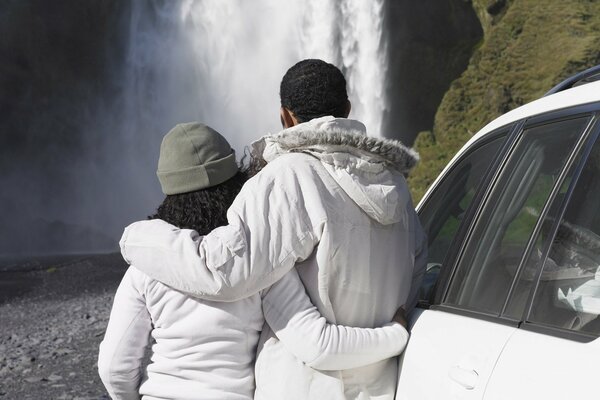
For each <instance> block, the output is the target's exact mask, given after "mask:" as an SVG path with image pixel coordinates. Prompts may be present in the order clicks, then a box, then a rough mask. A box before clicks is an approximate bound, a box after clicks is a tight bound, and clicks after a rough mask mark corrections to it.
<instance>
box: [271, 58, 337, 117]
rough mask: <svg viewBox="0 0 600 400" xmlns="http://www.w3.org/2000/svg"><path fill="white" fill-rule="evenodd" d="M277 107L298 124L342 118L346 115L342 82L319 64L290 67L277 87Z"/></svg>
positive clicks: (333, 71)
mask: <svg viewBox="0 0 600 400" xmlns="http://www.w3.org/2000/svg"><path fill="white" fill-rule="evenodd" d="M279 97H280V98H281V106H282V107H285V108H287V109H288V110H290V111H291V112H292V113H294V116H295V117H296V119H297V120H298V122H306V121H310V120H311V119H313V118H318V117H324V116H326V115H333V116H334V117H341V118H344V117H346V116H347V112H348V93H347V92H346V79H345V78H344V75H343V74H342V72H341V71H340V70H339V69H338V68H337V67H336V66H334V65H332V64H329V63H326V62H325V61H323V60H318V59H307V60H302V61H300V62H299V63H297V64H295V65H294V66H292V67H291V68H290V69H288V71H287V72H286V73H285V75H284V76H283V79H282V80H281V85H280V87H279Z"/></svg>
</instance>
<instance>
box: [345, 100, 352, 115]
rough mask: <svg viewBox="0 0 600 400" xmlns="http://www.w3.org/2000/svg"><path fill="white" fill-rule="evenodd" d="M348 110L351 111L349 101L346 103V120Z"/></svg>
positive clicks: (348, 113)
mask: <svg viewBox="0 0 600 400" xmlns="http://www.w3.org/2000/svg"><path fill="white" fill-rule="evenodd" d="M350 110H352V103H350V100H347V101H346V118H348V115H350Z"/></svg>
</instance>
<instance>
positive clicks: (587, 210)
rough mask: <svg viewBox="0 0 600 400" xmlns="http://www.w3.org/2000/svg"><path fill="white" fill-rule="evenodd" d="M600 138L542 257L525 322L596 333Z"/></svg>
mask: <svg viewBox="0 0 600 400" xmlns="http://www.w3.org/2000/svg"><path fill="white" fill-rule="evenodd" d="M599 204H600V141H597V142H596V144H595V145H594V147H593V149H592V152H591V154H590V156H589V157H588V159H587V160H586V163H585V165H584V168H583V170H582V172H581V175H580V176H579V178H578V180H577V182H576V186H575V188H574V191H573V193H572V195H571V197H570V199H569V204H568V206H567V208H566V211H565V213H564V215H563V217H562V218H561V220H560V223H559V225H558V231H557V233H556V235H555V236H554V238H553V240H552V245H551V247H550V251H549V253H548V257H547V258H546V259H545V261H544V266H543V270H542V274H541V277H540V279H539V283H538V287H537V290H536V293H535V297H534V301H533V304H532V308H531V312H530V315H529V318H528V321H532V322H537V323H541V324H544V325H550V326H553V327H558V328H563V329H569V330H574V331H580V332H585V333H591V334H594V335H600V317H599V315H600V213H599V212H598V206H599Z"/></svg>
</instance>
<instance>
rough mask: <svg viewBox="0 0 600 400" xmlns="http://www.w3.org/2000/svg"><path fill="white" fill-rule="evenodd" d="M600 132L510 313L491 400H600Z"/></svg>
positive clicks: (577, 162) (522, 274)
mask: <svg viewBox="0 0 600 400" xmlns="http://www.w3.org/2000/svg"><path fill="white" fill-rule="evenodd" d="M599 129H600V127H596V128H594V129H591V130H590V131H591V133H590V135H589V139H586V141H585V142H582V143H585V145H582V146H581V150H580V152H579V153H578V155H577V157H575V158H574V161H573V163H572V165H571V167H570V168H569V169H568V171H567V172H566V173H565V174H563V175H564V176H563V177H561V178H560V179H558V182H557V183H556V184H555V189H556V190H555V193H556V194H555V196H554V198H553V199H552V201H551V203H550V204H551V205H550V206H549V207H548V209H547V210H546V212H545V216H543V218H542V219H541V220H540V222H539V223H538V224H539V228H538V230H539V231H540V235H539V239H537V240H533V241H532V245H531V250H530V251H529V254H528V257H527V258H526V260H525V261H524V263H523V265H522V266H520V270H519V272H518V275H519V279H518V280H517V281H516V282H515V285H514V288H513V289H512V293H511V296H510V299H509V301H508V302H507V306H506V309H505V310H504V314H506V315H508V316H509V317H513V318H514V317H518V318H520V319H521V320H522V321H523V322H522V323H521V326H520V328H519V329H518V330H517V331H516V332H515V333H514V334H513V335H512V336H511V337H510V339H509V340H508V342H507V344H506V346H505V349H504V350H503V352H502V354H501V356H500V358H499V360H498V363H497V366H496V367H495V369H494V372H493V374H492V377H491V379H490V381H489V384H488V387H487V389H486V392H485V395H484V399H486V400H488V399H489V400H509V399H510V400H514V399H525V398H527V399H531V398H536V399H538V398H539V399H549V400H553V399H556V400H559V399H566V398H570V399H592V398H598V397H600V389H599V388H598V385H597V379H598V372H599V371H600V368H599V367H598V362H599V360H600V339H599V338H598V337H599V336H600V213H599V212H598V211H599V208H598V207H599V204H600V140H598V139H597V136H598V132H597V131H598V130H599Z"/></svg>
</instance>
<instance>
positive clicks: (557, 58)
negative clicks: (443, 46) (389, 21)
mask: <svg viewBox="0 0 600 400" xmlns="http://www.w3.org/2000/svg"><path fill="white" fill-rule="evenodd" d="M488 3H490V1H489V0H473V5H474V7H475V9H476V10H477V12H478V14H479V16H480V20H481V21H482V26H483V28H484V39H483V40H482V41H481V43H479V44H478V45H477V48H476V49H475V51H474V53H473V56H472V58H471V60H470V62H469V66H468V67H467V69H466V70H465V72H464V73H463V74H462V76H461V77H460V78H458V79H457V80H455V81H454V82H453V83H452V85H451V87H450V89H449V90H448V92H447V93H446V95H445V96H444V98H443V100H442V103H441V104H440V107H439V109H438V111H437V113H436V116H435V120H434V126H433V131H427V132H421V133H420V134H419V136H418V137H417V140H416V142H415V147H416V148H417V150H418V151H419V153H420V155H421V161H420V163H419V164H418V166H417V167H416V168H415V170H414V172H413V173H412V176H411V177H410V187H411V190H412V192H413V197H414V199H415V203H416V202H418V201H419V199H421V197H422V196H423V194H424V193H425V191H426V189H427V188H428V187H429V185H430V184H431V183H432V182H433V180H434V179H435V178H436V176H437V175H438V174H439V173H440V172H441V170H442V169H443V167H444V166H445V165H446V164H447V163H448V161H449V160H450V159H451V158H452V157H453V156H454V154H455V153H456V151H458V150H459V149H460V147H462V145H463V144H464V143H465V142H466V141H467V140H468V139H469V138H470V137H471V136H472V135H473V134H474V133H476V132H477V131H478V130H479V129H481V128H482V127H483V126H485V125H486V124H487V123H488V122H491V121H492V120H493V119H494V118H496V117H498V116H500V115H502V114H504V113H506V112H507V111H509V110H511V109H514V108H516V107H518V106H520V105H522V104H525V103H527V102H530V101H532V100H535V99H537V98H539V97H541V96H542V95H543V94H544V93H545V92H546V91H548V90H549V89H550V88H552V87H553V86H554V85H555V84H557V83H559V82H560V81H561V80H563V79H564V78H566V77H568V76H570V75H572V74H574V73H576V72H579V71H582V70H584V69H586V68H588V67H591V66H594V65H597V64H600V1H597V0H546V1H539V0H513V1H510V2H507V5H505V8H504V10H502V12H501V13H499V14H498V15H497V16H496V17H493V16H491V15H489V14H486V9H485V5H486V4H488Z"/></svg>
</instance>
